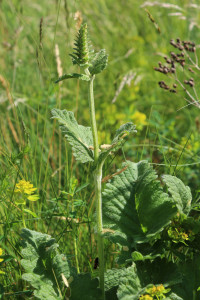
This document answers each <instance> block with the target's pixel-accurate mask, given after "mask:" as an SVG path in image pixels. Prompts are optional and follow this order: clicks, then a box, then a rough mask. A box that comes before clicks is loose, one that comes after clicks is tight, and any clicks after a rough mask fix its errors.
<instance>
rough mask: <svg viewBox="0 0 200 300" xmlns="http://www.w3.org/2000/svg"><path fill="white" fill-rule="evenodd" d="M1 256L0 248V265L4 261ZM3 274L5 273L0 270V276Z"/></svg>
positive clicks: (0, 249)
mask: <svg viewBox="0 0 200 300" xmlns="http://www.w3.org/2000/svg"><path fill="white" fill-rule="evenodd" d="M2 256H3V249H2V248H0V263H2V262H3V261H4V259H3V258H2ZM3 274H5V272H3V271H1V270H0V275H3Z"/></svg>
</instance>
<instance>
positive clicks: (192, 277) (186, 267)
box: [172, 254, 200, 300]
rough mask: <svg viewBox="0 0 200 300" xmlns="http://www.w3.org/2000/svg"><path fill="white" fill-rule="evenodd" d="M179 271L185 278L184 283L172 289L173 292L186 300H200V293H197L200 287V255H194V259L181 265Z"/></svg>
mask: <svg viewBox="0 0 200 300" xmlns="http://www.w3.org/2000/svg"><path fill="white" fill-rule="evenodd" d="M179 269H180V272H181V273H182V276H183V279H182V283H180V284H178V285H176V286H174V287H172V291H173V292H175V293H176V294H177V295H178V296H179V297H180V298H181V299H184V300H187V299H188V300H189V299H196V300H200V291H197V289H198V287H199V286H200V257H199V254H196V255H194V257H193V259H191V260H187V261H186V262H184V263H181V264H180V265H179Z"/></svg>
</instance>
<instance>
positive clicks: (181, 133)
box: [0, 0, 200, 299]
mask: <svg viewBox="0 0 200 300" xmlns="http://www.w3.org/2000/svg"><path fill="white" fill-rule="evenodd" d="M149 2H152V3H154V5H153V6H146V8H147V9H148V10H149V11H150V13H151V14H152V16H153V17H154V19H155V20H156V22H157V23H158V25H159V27H160V30H161V33H160V34H159V32H158V31H157V29H156V28H155V26H154V24H153V23H152V22H151V21H150V20H149V18H148V16H147V13H146V12H145V10H144V8H145V6H144V3H145V1H135V0H134V1H132V0H116V1H113V0H108V1H105V0H99V1H91V0H82V1H78V0H77V1H74V0H72V1H68V0H49V1H38V0H34V1H29V0H1V1H0V45H1V46H0V66H1V67H0V76H1V77H0V131H1V135H0V163H1V171H0V195H1V196H0V213H1V222H0V223H1V224H0V241H1V247H2V248H3V249H4V252H5V254H6V255H9V257H10V258H11V257H12V260H10V261H9V262H8V263H6V264H5V265H4V266H3V267H2V268H3V270H4V272H5V273H6V276H2V277H0V282H1V283H2V284H3V285H4V286H6V287H7V292H8V293H14V292H16V291H17V292H19V291H20V290H24V282H23V281H21V280H19V279H21V270H22V267H21V265H20V264H19V260H20V258H21V257H20V252H19V247H20V244H19V240H20V237H19V229H20V228H21V227H22V223H21V213H20V211H19V209H17V207H16V206H15V205H14V204H13V202H14V197H15V195H14V192H13V191H14V186H15V184H16V182H17V181H18V180H20V179H21V178H25V179H26V180H30V181H31V183H33V184H34V186H35V187H37V188H38V189H39V195H40V200H39V201H38V202H37V203H34V204H33V205H32V204H30V205H29V206H30V208H31V209H32V210H33V211H35V212H36V214H37V216H38V218H36V219H35V218H32V217H30V216H29V215H27V216H26V218H27V220H26V224H27V227H28V228H30V229H33V230H38V231H41V232H44V233H47V234H51V235H52V236H53V237H54V238H55V239H56V240H57V241H59V245H60V251H61V252H62V253H65V255H67V257H68V258H69V259H70V260H71V261H72V264H75V258H74V254H73V253H74V239H76V240H77V246H78V257H79V264H80V266H81V271H92V272H95V271H93V261H94V259H95V257H96V249H95V247H94V233H93V230H91V224H92V222H93V211H94V199H93V198H94V197H93V196H94V194H93V186H92V184H90V182H91V178H92V175H91V174H90V173H89V174H88V170H89V165H80V164H78V163H77V162H75V160H74V158H73V156H72V152H71V150H70V147H69V145H68V144H67V143H66V141H65V139H64V136H61V135H60V136H59V130H58V126H56V123H55V121H52V120H51V119H50V117H51V115H50V111H51V109H52V108H55V107H57V108H58V107H60V108H61V109H67V110H68V111H73V112H74V114H75V116H76V117H77V119H78V123H79V124H83V125H84V126H89V125H90V124H89V109H88V100H87V87H86V84H85V82H82V81H80V82H79V81H75V80H73V81H72V80H68V81H64V82H63V83H62V85H55V84H54V81H55V80H56V79H57V78H58V74H57V64H56V57H55V45H56V44H57V45H58V47H59V50H60V60H61V64H62V68H63V73H72V72H74V66H72V64H71V59H70V57H69V54H70V53H72V48H73V41H74V37H75V35H76V25H77V21H76V20H74V16H75V13H76V12H77V11H79V12H80V14H81V16H82V18H83V21H86V22H87V24H88V28H89V33H90V39H91V42H92V44H93V45H95V51H99V50H100V49H101V48H105V49H106V52H107V53H108V54H109V64H108V67H107V69H106V70H105V71H104V73H103V74H101V75H99V76H98V78H97V79H96V81H95V86H94V89H95V104H96V111H97V122H98V128H99V138H100V142H101V144H109V143H110V142H111V140H112V138H113V134H112V133H114V132H115V130H116V129H117V128H119V127H120V125H121V124H123V123H126V122H133V123H135V124H136V126H137V129H138V133H137V134H136V135H134V137H132V138H130V139H129V142H128V143H127V144H126V146H125V147H124V149H123V151H122V152H120V153H119V154H122V158H120V155H116V157H115V158H114V167H113V168H112V169H111V168H110V163H111V161H110V162H108V163H107V165H106V166H105V169H104V176H109V175H111V174H112V173H114V172H116V170H117V169H118V167H119V166H120V164H121V161H122V160H124V158H125V159H130V160H131V161H134V162H137V161H139V160H141V159H147V160H148V161H149V162H150V163H153V164H154V167H155V168H156V169H157V172H158V174H163V173H168V174H171V175H176V176H178V177H180V178H181V179H182V181H183V182H184V183H185V184H186V185H189V186H190V187H191V188H192V193H193V197H194V198H195V199H197V198H198V193H199V175H200V174H199V162H200V157H199V152H200V142H199V140H200V139H199V134H200V125H199V122H200V117H199V111H198V109H197V108H195V107H193V106H188V107H186V108H183V109H181V110H179V109H180V108H182V107H183V106H185V104H186V102H185V100H184V97H185V96H184V94H183V93H182V92H180V93H178V94H177V95H174V94H170V93H168V92H164V91H163V90H161V89H160V88H159V86H158V84H157V82H158V81H159V80H163V78H164V77H163V76H164V75H162V74H161V75H160V74H158V73H156V72H155V71H154V70H153V67H154V66H156V65H157V62H158V61H159V60H160V57H159V54H160V53H162V54H168V53H169V51H171V46H170V44H169V41H170V39H172V38H174V39H175V38H177V37H180V38H181V39H183V40H192V41H195V42H196V43H198V41H199V38H200V33H199V25H198V24H199V23H200V22H199V21H200V20H199V19H200V14H199V12H200V8H199V6H198V8H195V5H198V1H186V0H184V1H181V3H178V1H177V4H174V1H172V0H171V1H167V3H169V4H170V3H171V4H173V5H174V6H172V7H169V8H168V7H162V4H163V3H166V1H163V0H162V1H159V2H157V3H159V4H158V5H156V4H155V2H153V1H149ZM192 4H194V5H193V6H192ZM41 18H43V22H42V29H40V20H41ZM40 32H41V34H40ZM40 36H41V38H40ZM198 51H199V50H198V47H197V52H198ZM72 68H73V69H72ZM77 72H78V67H77ZM130 72H132V73H130ZM127 74H133V75H134V76H133V77H134V78H133V80H132V81H131V84H130V85H125V86H124V88H123V89H122V91H121V92H120V93H119V95H118V96H117V98H116V101H115V103H112V100H113V99H114V97H115V95H116V92H117V90H118V89H119V86H120V83H121V82H122V81H123V78H124V76H126V75H127ZM196 88H197V91H198V90H199V85H198V83H197V86H196ZM13 101H14V102H15V103H16V107H13V106H12V103H13ZM136 112H140V113H143V114H145V115H146V120H145V122H144V121H142V119H141V118H138V119H137V118H136V115H135V113H136ZM85 174H87V175H85ZM75 178H76V179H75ZM105 181H106V180H105ZM86 186H87V188H86ZM79 188H80V189H79ZM78 189H79V190H78ZM75 191H77V192H75ZM72 203H73V204H72ZM77 220H78V223H76V221H77ZM117 250H118V249H117V246H113V245H112V244H111V243H109V242H107V244H106V251H105V252H106V256H107V266H108V267H113V266H115V256H116V251H117ZM0 276H1V275H0ZM13 297H16V298H17V297H22V295H20V296H17V295H15V296H13ZM23 297H25V295H24V296H23ZM13 299H14V298H13Z"/></svg>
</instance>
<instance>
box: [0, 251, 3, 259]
mask: <svg viewBox="0 0 200 300" xmlns="http://www.w3.org/2000/svg"><path fill="white" fill-rule="evenodd" d="M2 255H3V249H2V248H0V256H2ZM2 261H3V258H0V262H2Z"/></svg>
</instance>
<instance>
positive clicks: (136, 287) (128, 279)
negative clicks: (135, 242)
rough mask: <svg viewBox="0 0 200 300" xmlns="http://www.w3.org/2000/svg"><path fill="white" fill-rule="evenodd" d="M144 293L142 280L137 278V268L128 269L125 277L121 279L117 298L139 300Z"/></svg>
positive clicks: (120, 299)
mask: <svg viewBox="0 0 200 300" xmlns="http://www.w3.org/2000/svg"><path fill="white" fill-rule="evenodd" d="M141 293H142V287H141V284H140V280H139V278H138V276H137V271H136V268H135V266H134V265H133V266H131V267H129V268H127V269H126V272H124V274H123V277H121V280H120V283H119V288H118V290H117V297H118V299H119V300H138V299H139V297H140V294H141Z"/></svg>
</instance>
